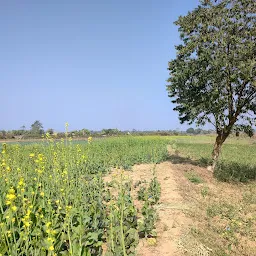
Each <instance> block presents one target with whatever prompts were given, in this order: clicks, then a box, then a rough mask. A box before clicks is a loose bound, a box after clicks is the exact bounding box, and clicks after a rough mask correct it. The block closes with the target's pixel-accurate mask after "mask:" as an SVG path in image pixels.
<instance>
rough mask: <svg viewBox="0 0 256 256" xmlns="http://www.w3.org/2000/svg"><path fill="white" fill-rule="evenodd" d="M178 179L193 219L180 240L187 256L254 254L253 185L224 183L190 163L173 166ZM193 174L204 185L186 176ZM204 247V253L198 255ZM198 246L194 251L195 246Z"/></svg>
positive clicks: (255, 212) (255, 187) (255, 213)
mask: <svg viewBox="0 0 256 256" xmlns="http://www.w3.org/2000/svg"><path fill="white" fill-rule="evenodd" d="M172 169H173V170H175V172H176V176H177V177H179V178H178V179H177V180H176V181H177V183H178V188H179V191H180V193H181V195H182V197H183V199H184V200H185V201H186V204H189V205H190V207H189V210H188V211H187V212H186V213H187V216H188V217H189V218H191V219H192V220H193V225H192V226H191V229H190V232H189V233H188V234H187V236H184V238H183V239H182V240H181V246H182V247H183V249H184V254H186V255H214V256H215V255H220V256H225V255H234V256H243V255H244V256H254V255H256V183H255V182H250V183H245V184H243V183H224V182H219V181H217V180H216V179H214V178H213V177H212V173H210V172H208V171H207V170H206V168H202V167H199V166H195V165H193V164H188V163H186V164H181V163H179V164H175V165H174V166H172ZM188 172H193V173H195V175H197V176H198V177H200V178H201V179H202V180H203V182H202V183H200V184H194V183H193V182H191V181H190V180H189V179H188V178H186V174H187V173H188ZM202 245H203V250H202V251H204V252H202V253H200V252H197V253H195V252H196V251H197V250H199V249H200V248H201V247H202ZM195 246H196V247H197V250H196V249H194V247H195Z"/></svg>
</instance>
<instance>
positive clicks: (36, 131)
mask: <svg viewBox="0 0 256 256" xmlns="http://www.w3.org/2000/svg"><path fill="white" fill-rule="evenodd" d="M213 133H214V131H213V130H204V129H201V128H192V127H190V128H188V129H187V130H186V131H180V130H177V129H176V130H143V131H140V130H136V129H132V130H124V131H121V130H118V129H111V128H109V129H102V130H100V131H93V130H88V129H81V130H73V131H69V132H68V133H65V132H56V131H54V129H52V128H50V129H47V130H44V128H43V124H42V123H41V122H40V121H39V120H36V121H35V122H34V123H33V124H31V126H30V129H26V127H25V126H24V125H23V126H21V128H20V129H18V130H10V131H5V130H0V139H1V140H4V139H7V140H9V139H18V140H22V139H41V138H42V137H44V136H45V135H46V134H49V135H50V136H52V137H54V138H55V139H61V138H65V137H66V136H67V137H69V138H74V139H75V138H88V137H89V136H92V137H109V136H123V135H133V136H145V135H152V136H153V135H155V136H156V135H157V136H175V135H183V136H186V135H203V134H213ZM234 134H236V136H238V135H239V134H240V132H238V131H237V130H234Z"/></svg>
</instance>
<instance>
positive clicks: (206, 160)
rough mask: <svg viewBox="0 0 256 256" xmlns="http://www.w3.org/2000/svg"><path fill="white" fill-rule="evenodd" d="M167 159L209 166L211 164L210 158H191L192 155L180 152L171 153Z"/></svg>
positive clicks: (174, 162) (179, 162)
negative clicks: (183, 154) (184, 154)
mask: <svg viewBox="0 0 256 256" xmlns="http://www.w3.org/2000/svg"><path fill="white" fill-rule="evenodd" d="M167 161H170V162H171V163H173V164H192V165H195V166H200V167H207V166H209V165H210V164H211V159H210V158H205V157H201V158H199V159H191V158H190V157H184V156H181V155H178V154H171V155H169V156H168V158H167Z"/></svg>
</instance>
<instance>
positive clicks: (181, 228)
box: [130, 162, 191, 256]
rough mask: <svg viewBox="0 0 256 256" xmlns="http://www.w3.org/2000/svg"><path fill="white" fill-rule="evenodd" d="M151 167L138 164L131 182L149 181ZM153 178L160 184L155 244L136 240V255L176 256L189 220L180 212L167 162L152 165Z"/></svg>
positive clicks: (183, 208) (169, 164)
mask: <svg viewBox="0 0 256 256" xmlns="http://www.w3.org/2000/svg"><path fill="white" fill-rule="evenodd" d="M153 169H154V165H149V164H147V165H138V166H134V167H133V172H131V174H130V176H131V179H132V180H133V181H134V182H136V181H139V180H144V179H146V180H149V179H151V178H152V170H153ZM156 175H157V179H158V181H159V182H160V184H161V199H160V202H159V204H158V205H157V206H156V207H157V212H158V215H159V220H158V222H157V225H156V226H157V242H156V244H155V245H150V244H149V243H148V241H147V240H146V239H142V240H141V241H140V244H139V247H138V255H139V256H154V255H159V256H164V255H166V256H167V255H169V256H171V255H172V256H176V255H182V254H181V253H180V252H179V248H178V242H179V239H180V238H181V237H182V236H183V235H184V234H185V233H186V232H187V230H188V228H189V225H190V223H191V220H190V219H188V218H187V217H186V216H185V214H184V213H183V212H184V210H185V209H186V205H185V203H184V201H183V198H182V197H181V195H180V194H179V191H178V184H177V181H176V178H175V177H177V176H176V175H175V171H174V169H173V166H172V164H171V163H169V162H164V163H161V164H158V165H156Z"/></svg>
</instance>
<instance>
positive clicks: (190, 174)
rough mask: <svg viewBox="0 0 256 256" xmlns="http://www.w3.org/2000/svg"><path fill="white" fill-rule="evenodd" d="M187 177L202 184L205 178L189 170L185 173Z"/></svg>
mask: <svg viewBox="0 0 256 256" xmlns="http://www.w3.org/2000/svg"><path fill="white" fill-rule="evenodd" d="M185 177H187V179H188V180H189V181H191V182H192V183H195V184H200V183H203V182H204V180H203V179H202V178H201V177H200V176H199V175H198V174H197V173H195V172H194V171H189V172H187V173H185Z"/></svg>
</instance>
